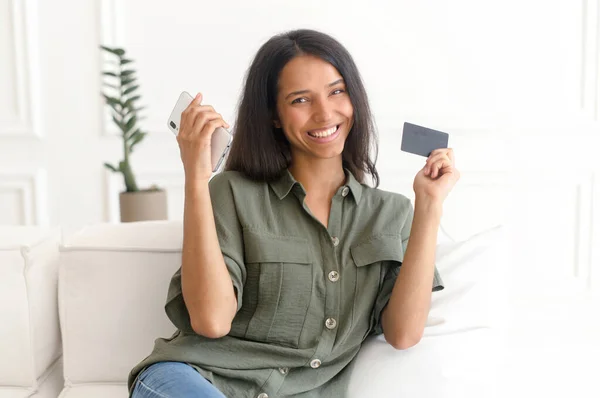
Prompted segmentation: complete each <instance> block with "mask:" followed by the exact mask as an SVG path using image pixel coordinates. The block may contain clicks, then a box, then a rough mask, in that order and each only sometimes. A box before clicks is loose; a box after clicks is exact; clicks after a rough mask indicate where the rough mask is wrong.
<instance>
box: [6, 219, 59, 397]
mask: <svg viewBox="0 0 600 398" xmlns="http://www.w3.org/2000/svg"><path fill="white" fill-rule="evenodd" d="M60 239H61V235H60V230H59V229H47V228H36V227H19V228H17V227H0V320H1V321H0V398H17V397H19V398H23V397H36V398H50V397H56V396H57V395H58V393H59V392H60V390H61V389H62V363H61V361H60V358H61V353H62V348H61V342H60V331H59V322H58V301H57V297H56V296H57V276H58V264H59V253H58V245H59V243H60Z"/></svg>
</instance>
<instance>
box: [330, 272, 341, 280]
mask: <svg viewBox="0 0 600 398" xmlns="http://www.w3.org/2000/svg"><path fill="white" fill-rule="evenodd" d="M328 277H329V280H330V281H332V282H337V280H338V279H340V274H339V273H338V272H337V271H331V272H330V273H329V275H328Z"/></svg>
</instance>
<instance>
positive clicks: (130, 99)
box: [123, 95, 141, 108]
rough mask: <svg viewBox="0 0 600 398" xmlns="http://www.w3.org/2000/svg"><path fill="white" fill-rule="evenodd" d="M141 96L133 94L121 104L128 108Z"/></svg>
mask: <svg viewBox="0 0 600 398" xmlns="http://www.w3.org/2000/svg"><path fill="white" fill-rule="evenodd" d="M140 98H141V97H140V96H139V95H136V96H133V97H131V98H129V99H128V100H127V101H125V103H124V104H123V106H125V107H126V108H130V107H131V105H133V103H134V102H135V101H137V100H139V99H140Z"/></svg>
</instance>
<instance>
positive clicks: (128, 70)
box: [121, 69, 135, 76]
mask: <svg viewBox="0 0 600 398" xmlns="http://www.w3.org/2000/svg"><path fill="white" fill-rule="evenodd" d="M134 73H135V71H134V70H132V69H127V70H124V71H122V72H121V76H129V75H133V74H134Z"/></svg>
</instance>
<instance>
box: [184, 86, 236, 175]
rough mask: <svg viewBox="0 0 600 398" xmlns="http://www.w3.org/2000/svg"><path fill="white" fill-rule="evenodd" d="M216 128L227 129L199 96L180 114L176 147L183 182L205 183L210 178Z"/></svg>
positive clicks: (211, 108) (221, 118)
mask: <svg viewBox="0 0 600 398" xmlns="http://www.w3.org/2000/svg"><path fill="white" fill-rule="evenodd" d="M218 127H224V128H229V124H227V122H226V121H225V120H223V117H222V116H221V115H220V114H218V113H217V112H215V110H214V108H213V107H212V106H210V105H202V94H201V93H198V94H197V95H196V97H195V98H194V100H193V101H192V102H191V103H190V105H189V106H188V107H187V108H186V109H185V110H184V111H183V112H182V114H181V122H180V127H179V134H177V143H178V144H179V152H180V153H181V161H182V162H183V169H184V171H185V177H186V180H188V179H190V180H193V181H203V180H205V181H207V182H208V180H209V179H210V176H211V175H212V162H211V150H210V143H211V139H212V135H213V133H214V132H215V130H216V129H217V128H218Z"/></svg>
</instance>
